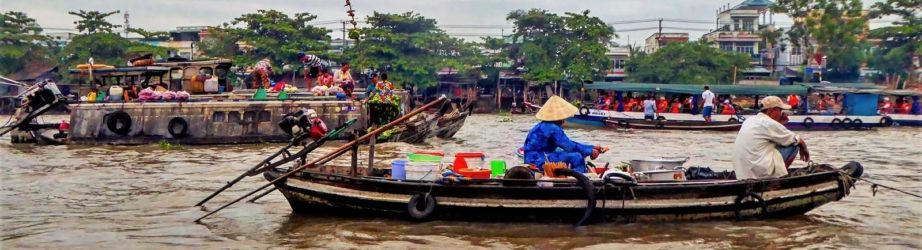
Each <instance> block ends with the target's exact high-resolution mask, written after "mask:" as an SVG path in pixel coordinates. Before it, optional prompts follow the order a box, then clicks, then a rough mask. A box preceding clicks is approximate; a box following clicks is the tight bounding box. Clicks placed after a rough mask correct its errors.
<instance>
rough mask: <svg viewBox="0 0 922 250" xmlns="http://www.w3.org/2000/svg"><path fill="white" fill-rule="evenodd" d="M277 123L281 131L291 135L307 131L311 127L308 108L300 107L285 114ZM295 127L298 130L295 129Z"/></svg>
mask: <svg viewBox="0 0 922 250" xmlns="http://www.w3.org/2000/svg"><path fill="white" fill-rule="evenodd" d="M278 125H279V128H281V129H282V131H284V132H285V133H286V134H288V135H291V136H294V135H296V134H300V133H304V132H309V131H310V128H311V122H310V116H309V109H306V108H301V109H300V110H298V111H295V112H291V113H288V114H285V116H283V117H282V121H280V122H279V124H278ZM295 128H297V129H298V130H297V131H295Z"/></svg>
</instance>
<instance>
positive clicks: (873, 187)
mask: <svg viewBox="0 0 922 250" xmlns="http://www.w3.org/2000/svg"><path fill="white" fill-rule="evenodd" d="M842 173H843V174H844V172H842ZM845 176H846V177H848V178H849V179H853V180H862V181H865V182H867V183H871V196H877V187H883V188H886V189H890V190H893V191H897V192H900V193H903V194H907V195H910V196H915V197H916V198H920V199H922V195H919V194H914V193H910V192H909V191H905V190H902V189H899V188H895V187H890V186H887V185H884V184H880V183H876V182H873V181H870V180H868V179H865V178H861V177H852V176H850V175H848V174H845Z"/></svg>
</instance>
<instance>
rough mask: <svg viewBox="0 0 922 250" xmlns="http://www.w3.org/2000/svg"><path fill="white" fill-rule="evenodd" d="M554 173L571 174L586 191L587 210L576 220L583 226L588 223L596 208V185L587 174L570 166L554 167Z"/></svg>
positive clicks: (559, 174)
mask: <svg viewBox="0 0 922 250" xmlns="http://www.w3.org/2000/svg"><path fill="white" fill-rule="evenodd" d="M554 174H556V175H557V176H570V177H573V178H576V185H578V186H580V187H582V188H583V191H586V202H587V203H586V212H585V213H583V217H582V218H580V220H579V221H577V222H576V224H575V226H577V227H578V226H582V225H585V224H586V221H588V220H589V218H590V217H592V211H593V210H594V209H595V205H596V200H595V191H596V190H595V186H594V185H593V184H592V181H591V180H589V177H586V175H584V174H581V173H577V172H576V171H573V169H569V168H558V169H554Z"/></svg>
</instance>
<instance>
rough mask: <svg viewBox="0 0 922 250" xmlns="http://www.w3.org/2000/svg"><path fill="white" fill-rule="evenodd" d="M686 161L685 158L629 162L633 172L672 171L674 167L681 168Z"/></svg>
mask: <svg viewBox="0 0 922 250" xmlns="http://www.w3.org/2000/svg"><path fill="white" fill-rule="evenodd" d="M686 161H688V158H687V157H686V158H657V159H640V160H631V168H633V169H634V172H645V171H652V170H673V169H675V168H676V167H681V166H682V164H685V162H686Z"/></svg>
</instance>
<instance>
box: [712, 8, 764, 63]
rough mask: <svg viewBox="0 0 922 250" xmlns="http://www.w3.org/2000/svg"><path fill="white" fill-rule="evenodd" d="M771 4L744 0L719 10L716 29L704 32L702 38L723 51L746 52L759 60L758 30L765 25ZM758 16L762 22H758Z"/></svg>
mask: <svg viewBox="0 0 922 250" xmlns="http://www.w3.org/2000/svg"><path fill="white" fill-rule="evenodd" d="M771 4H772V2H771V1H768V0H746V1H743V2H742V3H740V4H738V5H736V6H734V7H733V8H726V9H722V10H720V11H719V13H718V14H717V27H716V29H715V30H714V31H712V32H710V33H707V34H704V36H703V37H702V40H703V41H706V42H712V43H714V46H717V47H719V48H720V49H722V50H725V51H731V52H739V53H744V54H748V55H750V56H752V58H753V60H754V61H759V60H761V53H760V50H761V49H762V48H760V45H761V43H762V37H761V36H759V31H760V30H761V28H762V27H764V26H765V25H767V24H766V22H764V20H765V18H766V17H768V16H770V14H769V13H768V8H769V6H771ZM759 17H762V20H763V22H761V23H760V22H759Z"/></svg>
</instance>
